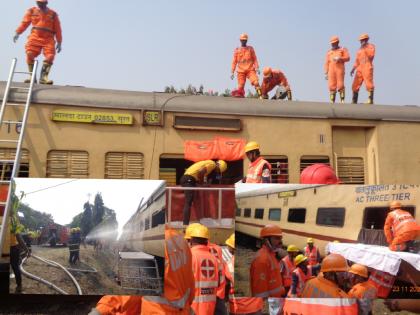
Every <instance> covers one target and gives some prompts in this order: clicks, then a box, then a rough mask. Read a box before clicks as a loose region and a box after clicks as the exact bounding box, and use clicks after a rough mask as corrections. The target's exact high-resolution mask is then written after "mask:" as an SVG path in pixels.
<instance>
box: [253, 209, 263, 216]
mask: <svg viewBox="0 0 420 315" xmlns="http://www.w3.org/2000/svg"><path fill="white" fill-rule="evenodd" d="M254 218H255V219H262V218H264V208H257V209H255V213H254Z"/></svg>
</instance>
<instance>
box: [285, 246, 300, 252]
mask: <svg viewBox="0 0 420 315" xmlns="http://www.w3.org/2000/svg"><path fill="white" fill-rule="evenodd" d="M287 251H288V252H298V251H299V248H297V246H296V245H289V246H287Z"/></svg>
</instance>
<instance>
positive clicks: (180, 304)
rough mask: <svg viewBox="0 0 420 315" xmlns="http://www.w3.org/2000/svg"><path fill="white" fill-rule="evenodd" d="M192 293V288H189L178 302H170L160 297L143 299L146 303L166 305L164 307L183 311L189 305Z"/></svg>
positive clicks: (145, 297)
mask: <svg viewBox="0 0 420 315" xmlns="http://www.w3.org/2000/svg"><path fill="white" fill-rule="evenodd" d="M190 291H191V290H190V288H188V289H187V291H186V292H185V294H184V296H183V297H182V298H180V299H178V300H173V301H169V300H168V299H165V298H163V297H160V296H144V297H143V298H144V299H145V300H146V301H150V302H154V303H159V304H164V305H168V306H171V307H174V308H178V309H183V308H184V307H185V305H186V304H187V300H188V297H189V296H190Z"/></svg>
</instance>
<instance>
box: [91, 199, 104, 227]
mask: <svg viewBox="0 0 420 315" xmlns="http://www.w3.org/2000/svg"><path fill="white" fill-rule="evenodd" d="M104 214H105V207H104V201H103V200H102V195H101V193H97V194H96V195H95V201H94V204H93V225H94V226H96V225H98V224H99V223H101V222H102V219H103V218H104Z"/></svg>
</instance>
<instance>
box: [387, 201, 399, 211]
mask: <svg viewBox="0 0 420 315" xmlns="http://www.w3.org/2000/svg"><path fill="white" fill-rule="evenodd" d="M389 208H390V209H391V210H394V209H401V202H399V201H393V202H391V204H390V205H389Z"/></svg>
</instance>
